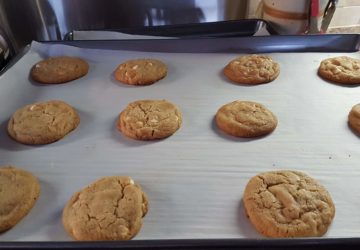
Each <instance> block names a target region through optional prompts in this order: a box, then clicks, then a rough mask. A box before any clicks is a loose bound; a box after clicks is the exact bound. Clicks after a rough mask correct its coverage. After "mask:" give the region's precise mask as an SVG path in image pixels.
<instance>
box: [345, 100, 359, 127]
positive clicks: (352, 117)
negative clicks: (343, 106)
mask: <svg viewBox="0 0 360 250" xmlns="http://www.w3.org/2000/svg"><path fill="white" fill-rule="evenodd" d="M348 122H349V125H350V127H351V128H352V129H354V130H355V131H356V132H357V133H359V134H360V103H359V104H356V105H355V106H354V107H352V109H351V110H350V112H349V115H348Z"/></svg>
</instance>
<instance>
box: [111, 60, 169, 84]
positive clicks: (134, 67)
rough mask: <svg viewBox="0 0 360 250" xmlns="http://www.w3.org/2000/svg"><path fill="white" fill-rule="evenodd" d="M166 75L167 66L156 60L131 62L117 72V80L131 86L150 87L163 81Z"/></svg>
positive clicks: (121, 66) (125, 63)
mask: <svg viewBox="0 0 360 250" xmlns="http://www.w3.org/2000/svg"><path fill="white" fill-rule="evenodd" d="M166 74H167V67H166V65H165V64H164V63H163V62H161V61H159V60H156V59H136V60H129V61H126V62H124V63H122V64H120V65H119V66H118V67H117V69H116V70H115V78H116V80H118V81H119V82H122V83H126V84H130V85H149V84H152V83H154V82H156V81H159V80H160V79H163V78H164V77H165V76H166Z"/></svg>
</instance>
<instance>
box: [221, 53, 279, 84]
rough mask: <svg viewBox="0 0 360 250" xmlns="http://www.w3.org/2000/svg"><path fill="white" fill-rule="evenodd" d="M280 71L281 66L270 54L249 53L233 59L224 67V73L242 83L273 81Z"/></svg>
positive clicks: (232, 79)
mask: <svg viewBox="0 0 360 250" xmlns="http://www.w3.org/2000/svg"><path fill="white" fill-rule="evenodd" d="M279 73H280V66H279V64H278V63H277V62H275V61H273V60H272V58H271V57H270V56H265V55H247V56H241V57H238V58H236V59H234V60H232V61H231V62H230V63H229V64H228V65H226V66H225V68H224V75H225V76H226V77H227V78H229V79H230V80H231V81H233V82H236V83H242V84H260V83H267V82H271V81H273V80H274V79H275V78H276V77H278V75H279Z"/></svg>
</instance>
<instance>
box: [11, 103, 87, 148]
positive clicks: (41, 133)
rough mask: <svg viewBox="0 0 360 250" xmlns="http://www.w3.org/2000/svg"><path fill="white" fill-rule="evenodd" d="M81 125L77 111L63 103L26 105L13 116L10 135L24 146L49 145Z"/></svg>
mask: <svg viewBox="0 0 360 250" xmlns="http://www.w3.org/2000/svg"><path fill="white" fill-rule="evenodd" d="M79 123H80V117H79V115H78V114H77V113H76V111H75V110H74V109H73V108H72V107H71V106H70V105H69V104H67V103H65V102H63V101H56V100H51V101H46V102H38V103H33V104H30V105H26V106H24V107H22V108H20V109H18V110H16V111H15V113H14V114H13V115H12V117H11V118H10V120H9V123H8V133H9V135H10V136H11V137H12V138H13V139H14V140H16V141H18V142H20V143H24V144H48V143H52V142H55V141H57V140H60V139H61V138H63V137H64V136H65V135H67V134H68V133H70V132H71V131H72V130H74V129H75V128H76V127H77V126H78V125H79Z"/></svg>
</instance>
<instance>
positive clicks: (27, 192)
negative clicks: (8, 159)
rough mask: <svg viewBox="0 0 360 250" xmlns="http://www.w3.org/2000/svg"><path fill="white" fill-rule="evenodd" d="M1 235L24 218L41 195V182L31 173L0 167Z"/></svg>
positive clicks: (9, 167)
mask: <svg viewBox="0 0 360 250" xmlns="http://www.w3.org/2000/svg"><path fill="white" fill-rule="evenodd" d="M0 194H1V199H0V233H1V232H4V231H6V230H9V229H10V228H12V227H13V226H15V225H16V224H17V223H18V222H19V221H20V220H21V219H22V218H24V217H25V216H26V215H27V214H28V213H29V212H30V210H31V209H32V208H33V206H34V205H35V202H36V200H37V199H38V197H39V195H40V184H39V181H38V180H37V179H36V178H35V177H34V176H33V175H32V174H31V173H29V172H27V171H25V170H21V169H18V168H14V167H11V166H6V167H0Z"/></svg>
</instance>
